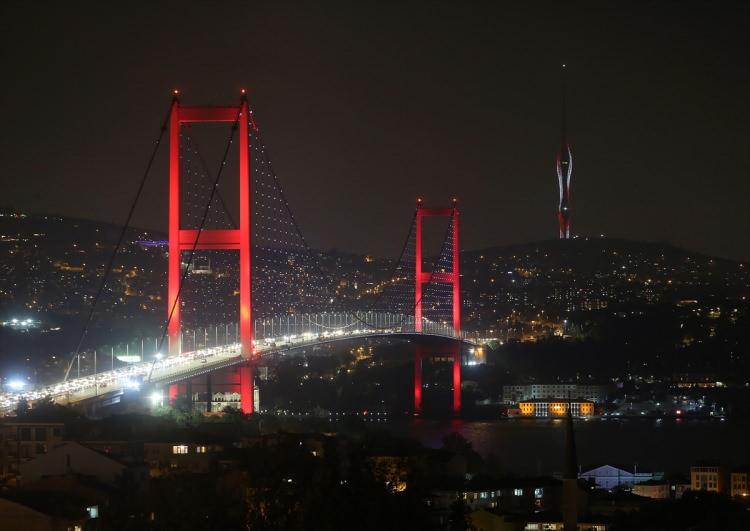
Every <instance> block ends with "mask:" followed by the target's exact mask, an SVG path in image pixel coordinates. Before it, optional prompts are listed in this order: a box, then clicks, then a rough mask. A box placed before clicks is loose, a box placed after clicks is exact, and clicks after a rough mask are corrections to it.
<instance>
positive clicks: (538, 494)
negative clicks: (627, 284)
mask: <svg viewBox="0 0 750 531" xmlns="http://www.w3.org/2000/svg"><path fill="white" fill-rule="evenodd" d="M542 496H544V489H543V488H536V489H534V498H537V499H539V498H541V497H542Z"/></svg>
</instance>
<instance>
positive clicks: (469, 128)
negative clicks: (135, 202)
mask: <svg viewBox="0 0 750 531" xmlns="http://www.w3.org/2000/svg"><path fill="white" fill-rule="evenodd" d="M9 4H10V2H4V3H3V6H2V7H0V15H1V16H2V19H3V20H4V22H5V24H4V31H3V34H2V37H0V38H2V49H1V50H0V54H1V55H2V64H3V67H4V72H5V75H4V76H3V78H4V80H3V83H2V88H0V91H1V92H2V100H1V101H2V107H3V108H2V116H3V120H4V123H3V127H2V129H0V135H1V144H0V145H2V157H1V158H0V171H1V172H2V176H3V183H4V187H3V188H4V190H3V198H2V200H0V205H2V206H5V207H16V208H20V209H23V210H26V211H41V212H56V213H61V214H66V215H75V216H80V217H86V218H94V219H101V220H106V221H112V222H120V221H122V220H123V219H124V217H125V214H126V212H127V208H128V202H129V199H130V197H131V196H132V194H133V193H134V190H135V187H136V186H137V182H138V179H139V177H140V174H141V172H142V169H143V167H144V165H145V163H146V158H147V156H148V153H149V149H150V143H151V142H152V141H153V139H154V137H155V135H156V133H157V131H158V127H159V125H160V122H161V120H162V118H163V115H164V113H165V111H166V109H167V106H168V104H169V98H170V91H171V89H172V88H173V87H178V88H180V89H181V91H182V92H183V94H184V99H183V101H184V102H185V103H186V104H223V103H232V102H234V101H236V99H237V96H238V93H239V89H240V88H241V87H248V88H249V89H250V91H251V104H252V105H253V107H254V108H255V110H256V115H257V118H258V121H259V123H260V126H261V128H262V129H263V131H264V137H265V140H266V142H267V144H268V147H269V149H270V151H271V153H272V155H273V160H274V163H275V165H276V169H277V172H278V173H279V176H280V178H281V179H282V181H283V182H284V184H285V188H286V190H287V193H288V195H289V199H290V202H291V204H292V207H293V208H294V210H295V211H296V213H297V216H298V218H299V221H300V224H301V225H302V227H303V228H304V229H305V231H306V232H307V234H308V236H309V239H310V241H311V242H312V244H313V245H316V246H321V247H338V248H340V249H346V250H352V251H357V252H370V253H378V254H381V253H382V254H390V255H395V254H397V253H398V251H399V246H400V245H401V243H402V240H403V237H404V232H405V230H406V227H407V225H408V223H409V220H410V219H411V213H412V209H413V205H414V199H415V197H416V196H417V195H422V196H424V197H425V199H426V201H427V202H429V203H441V202H447V201H448V200H449V199H450V198H451V197H453V196H458V197H459V198H460V201H461V207H462V215H463V220H462V221H463V223H462V238H463V244H464V245H463V247H466V248H478V247H484V246H490V245H502V244H507V243H516V242H524V241H531V240H539V239H548V238H554V237H556V232H557V222H556V219H555V208H556V202H557V182H556V177H555V173H554V156H555V151H556V150H557V148H558V143H559V132H560V125H559V117H560V111H559V101H560V97H559V65H560V63H561V62H563V61H564V62H566V63H567V64H568V66H569V86H570V94H569V139H570V142H571V145H572V150H573V157H574V172H573V179H572V193H571V205H572V207H571V208H572V227H573V232H574V233H575V234H582V235H589V234H600V233H604V234H607V235H611V236H617V237H624V238H629V239H643V240H667V241H669V242H672V243H674V244H677V245H681V246H684V247H687V248H689V249H693V250H696V251H700V252H704V253H709V254H715V255H719V256H726V257H732V258H742V259H748V258H750V238H749V237H748V234H750V210H748V203H749V202H750V201H749V199H750V150H748V145H750V143H749V141H750V125H749V124H750V99H748V97H747V94H748V89H749V88H750V66H749V65H750V61H748V50H750V46H749V44H750V43H749V41H748V35H750V24H749V23H748V19H749V13H750V11H749V10H748V7H746V5H747V2H721V3H716V2H669V1H666V2H652V3H640V2H632V3H628V2H619V3H617V5H616V6H613V5H612V4H611V3H602V2H592V3H578V2H548V3H542V2H538V3H534V5H533V7H531V6H526V5H525V4H526V3H510V2H455V3H439V5H436V4H435V3H434V2H428V3H414V2H409V3H408V7H404V6H402V5H399V4H396V3H393V4H389V3H383V2H372V3H363V2H347V3H343V2H342V3H327V2H317V3H308V4H306V6H305V7H299V6H294V5H291V4H283V5H282V4H281V3H279V2H269V3H263V2H221V3H220V4H221V5H218V4H219V3H216V2H201V3H197V4H192V3H189V2H182V3H179V4H172V3H169V4H167V3H160V4H161V5H159V6H155V5H152V4H154V3H150V2H128V3H118V6H120V7H119V8H114V7H112V6H111V5H106V3H101V2H96V3H95V2H90V3H85V2H62V3H61V2H54V3H53V2H49V3H48V4H47V5H45V4H44V3H43V2H33V3H32V2H15V3H14V5H9ZM511 6H514V7H511ZM223 137H224V135H223V134H222V135H221V138H223ZM162 155H165V152H164V153H162ZM166 181H167V175H166V169H165V165H164V161H163V160H161V161H160V163H159V164H158V165H157V167H156V168H155V172H154V174H153V175H152V181H151V185H150V186H149V189H148V191H147V196H146V198H145V202H144V204H143V205H142V207H141V208H140V209H139V211H138V216H137V219H136V223H137V224H139V225H142V226H148V227H153V228H164V227H165V226H166V220H167V215H166V194H165V193H164V191H165V190H166Z"/></svg>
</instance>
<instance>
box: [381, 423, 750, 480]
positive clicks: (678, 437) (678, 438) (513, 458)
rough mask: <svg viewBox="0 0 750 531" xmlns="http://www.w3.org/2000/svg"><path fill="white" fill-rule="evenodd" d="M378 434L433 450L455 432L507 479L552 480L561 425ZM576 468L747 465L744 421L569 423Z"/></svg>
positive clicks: (391, 426) (437, 427)
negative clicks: (410, 440)
mask: <svg viewBox="0 0 750 531" xmlns="http://www.w3.org/2000/svg"><path fill="white" fill-rule="evenodd" d="M384 427H386V429H388V430H389V431H391V432H392V433H394V434H395V435H399V436H403V437H409V438H413V439H417V440H419V441H421V442H422V444H424V445H425V446H428V447H432V448H439V447H440V446H441V445H442V438H443V437H444V436H445V435H447V434H449V433H451V432H454V431H455V432H458V433H460V434H461V435H463V436H464V437H465V438H466V439H467V440H469V441H471V443H472V444H473V446H474V449H475V450H476V451H478V452H479V453H480V454H482V455H483V456H485V457H486V456H487V455H488V454H489V453H493V454H494V455H495V456H496V457H497V459H498V460H499V462H500V463H501V464H502V466H503V468H504V469H505V470H507V471H508V472H511V473H516V474H524V475H533V474H551V473H553V472H557V471H560V470H561V469H562V462H563V444H564V425H563V422H562V421H560V420H533V419H512V420H495V421H488V422H473V421H464V420H422V419H414V420H394V421H390V422H387V423H385V425H384ZM575 433H576V445H577V449H578V461H579V464H580V465H582V466H584V467H585V466H587V465H597V464H605V463H609V464H614V465H617V464H619V465H623V466H626V467H627V468H628V469H632V468H633V466H634V465H636V466H637V468H638V470H643V471H663V472H682V473H685V474H687V473H689V468H690V465H691V464H694V463H695V462H697V461H699V460H701V459H710V460H718V461H720V462H722V463H724V464H727V465H745V464H750V421H748V420H736V421H732V420H726V421H719V420H685V419H680V420H676V419H663V420H661V421H656V420H654V419H625V420H588V421H583V420H581V421H576V422H575Z"/></svg>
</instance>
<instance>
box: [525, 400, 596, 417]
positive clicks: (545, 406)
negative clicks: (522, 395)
mask: <svg viewBox="0 0 750 531" xmlns="http://www.w3.org/2000/svg"><path fill="white" fill-rule="evenodd" d="M568 406H570V413H571V415H572V416H574V417H591V416H592V415H593V414H594V403H593V402H592V401H591V400H581V399H577V400H570V401H568V400H566V399H562V398H559V399H555V398H546V399H537V400H526V401H523V402H519V403H518V409H519V410H520V414H521V416H522V417H560V418H562V417H564V416H565V415H567V413H568Z"/></svg>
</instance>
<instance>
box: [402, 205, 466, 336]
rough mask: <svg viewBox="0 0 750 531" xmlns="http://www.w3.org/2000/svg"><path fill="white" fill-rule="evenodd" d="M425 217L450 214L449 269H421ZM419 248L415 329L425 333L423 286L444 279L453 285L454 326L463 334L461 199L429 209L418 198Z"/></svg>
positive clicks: (416, 250)
mask: <svg viewBox="0 0 750 531" xmlns="http://www.w3.org/2000/svg"><path fill="white" fill-rule="evenodd" d="M425 217H447V218H450V220H451V221H450V222H451V225H452V227H451V228H452V230H451V235H452V241H451V244H452V256H451V270H450V271H431V272H426V271H423V270H422V266H423V264H422V221H423V219H424V218H425ZM415 223H416V228H415V231H416V249H415V253H414V255H415V269H414V272H415V286H414V327H415V332H422V325H423V322H422V297H423V293H422V291H423V290H422V288H423V286H424V284H429V283H430V282H442V283H445V284H450V285H451V287H452V297H451V299H452V300H451V306H452V310H453V315H452V325H453V331H454V332H455V334H456V336H457V337H458V336H460V334H461V290H460V281H459V279H460V266H459V253H458V201H457V200H456V199H454V200H453V204H452V205H451V206H450V207H447V208H428V207H425V206H423V205H422V199H417V212H416V220H415Z"/></svg>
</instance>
